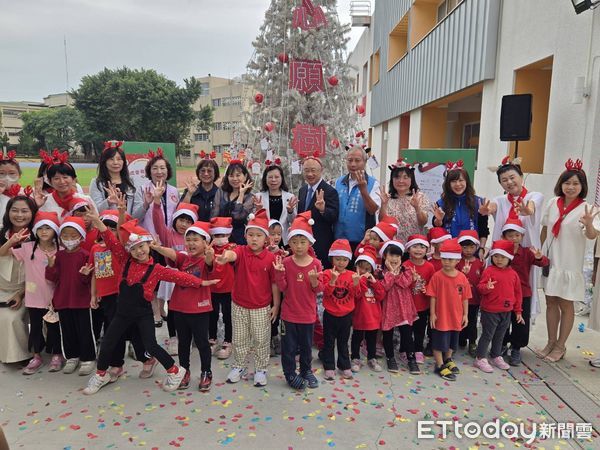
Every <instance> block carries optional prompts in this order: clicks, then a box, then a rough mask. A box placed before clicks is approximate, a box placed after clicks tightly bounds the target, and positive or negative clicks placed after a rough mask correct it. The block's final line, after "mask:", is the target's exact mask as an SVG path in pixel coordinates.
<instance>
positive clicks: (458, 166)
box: [446, 159, 464, 172]
mask: <svg viewBox="0 0 600 450" xmlns="http://www.w3.org/2000/svg"><path fill="white" fill-rule="evenodd" d="M463 165H464V163H463V160H462V159H459V160H458V161H456V162H452V161H448V162H447V163H446V169H447V170H448V172H450V171H451V170H457V169H462V168H463Z"/></svg>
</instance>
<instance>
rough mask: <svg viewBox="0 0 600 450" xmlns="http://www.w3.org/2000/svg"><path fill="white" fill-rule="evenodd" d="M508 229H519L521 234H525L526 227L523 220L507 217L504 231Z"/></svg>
mask: <svg viewBox="0 0 600 450" xmlns="http://www.w3.org/2000/svg"><path fill="white" fill-rule="evenodd" d="M508 230H514V231H518V232H519V233H521V234H525V227H524V226H523V222H521V220H520V219H507V220H506V223H505V224H504V226H503V227H502V232H503V233H504V232H505V231H508Z"/></svg>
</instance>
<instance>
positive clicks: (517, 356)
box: [508, 347, 521, 367]
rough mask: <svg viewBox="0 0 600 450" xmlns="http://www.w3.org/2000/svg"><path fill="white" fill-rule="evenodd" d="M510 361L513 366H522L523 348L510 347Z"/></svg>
mask: <svg viewBox="0 0 600 450" xmlns="http://www.w3.org/2000/svg"><path fill="white" fill-rule="evenodd" d="M508 363H509V364H510V365H511V366H515V367H516V366H520V365H521V349H520V348H515V347H513V348H511V349H510V359H509V360H508Z"/></svg>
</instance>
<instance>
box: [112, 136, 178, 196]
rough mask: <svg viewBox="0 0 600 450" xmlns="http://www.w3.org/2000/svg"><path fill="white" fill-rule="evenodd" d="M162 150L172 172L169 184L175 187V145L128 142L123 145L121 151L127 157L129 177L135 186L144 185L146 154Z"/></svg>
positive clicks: (147, 159)
mask: <svg viewBox="0 0 600 450" xmlns="http://www.w3.org/2000/svg"><path fill="white" fill-rule="evenodd" d="M159 148H160V149H162V151H163V155H164V157H165V159H166V160H167V161H169V164H170V165H171V169H172V170H173V175H172V176H171V179H170V180H169V184H171V185H173V186H175V187H177V176H176V170H177V160H176V158H175V144H173V143H167V142H128V141H125V142H124V143H123V151H124V152H125V156H126V157H127V166H128V167H129V176H130V177H131V181H132V182H133V183H134V184H135V185H136V186H142V185H143V184H145V183H146V180H147V178H146V164H147V163H148V161H149V158H148V152H149V151H153V152H155V153H156V151H157V149H159Z"/></svg>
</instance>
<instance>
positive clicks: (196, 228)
mask: <svg viewBox="0 0 600 450" xmlns="http://www.w3.org/2000/svg"><path fill="white" fill-rule="evenodd" d="M188 233H198V234H199V235H200V236H203V237H204V239H206V241H207V242H210V240H211V237H210V223H208V222H200V221H196V222H194V223H193V224H192V226H191V227H189V228H188V229H187V230H185V236H187V234H188Z"/></svg>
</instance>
